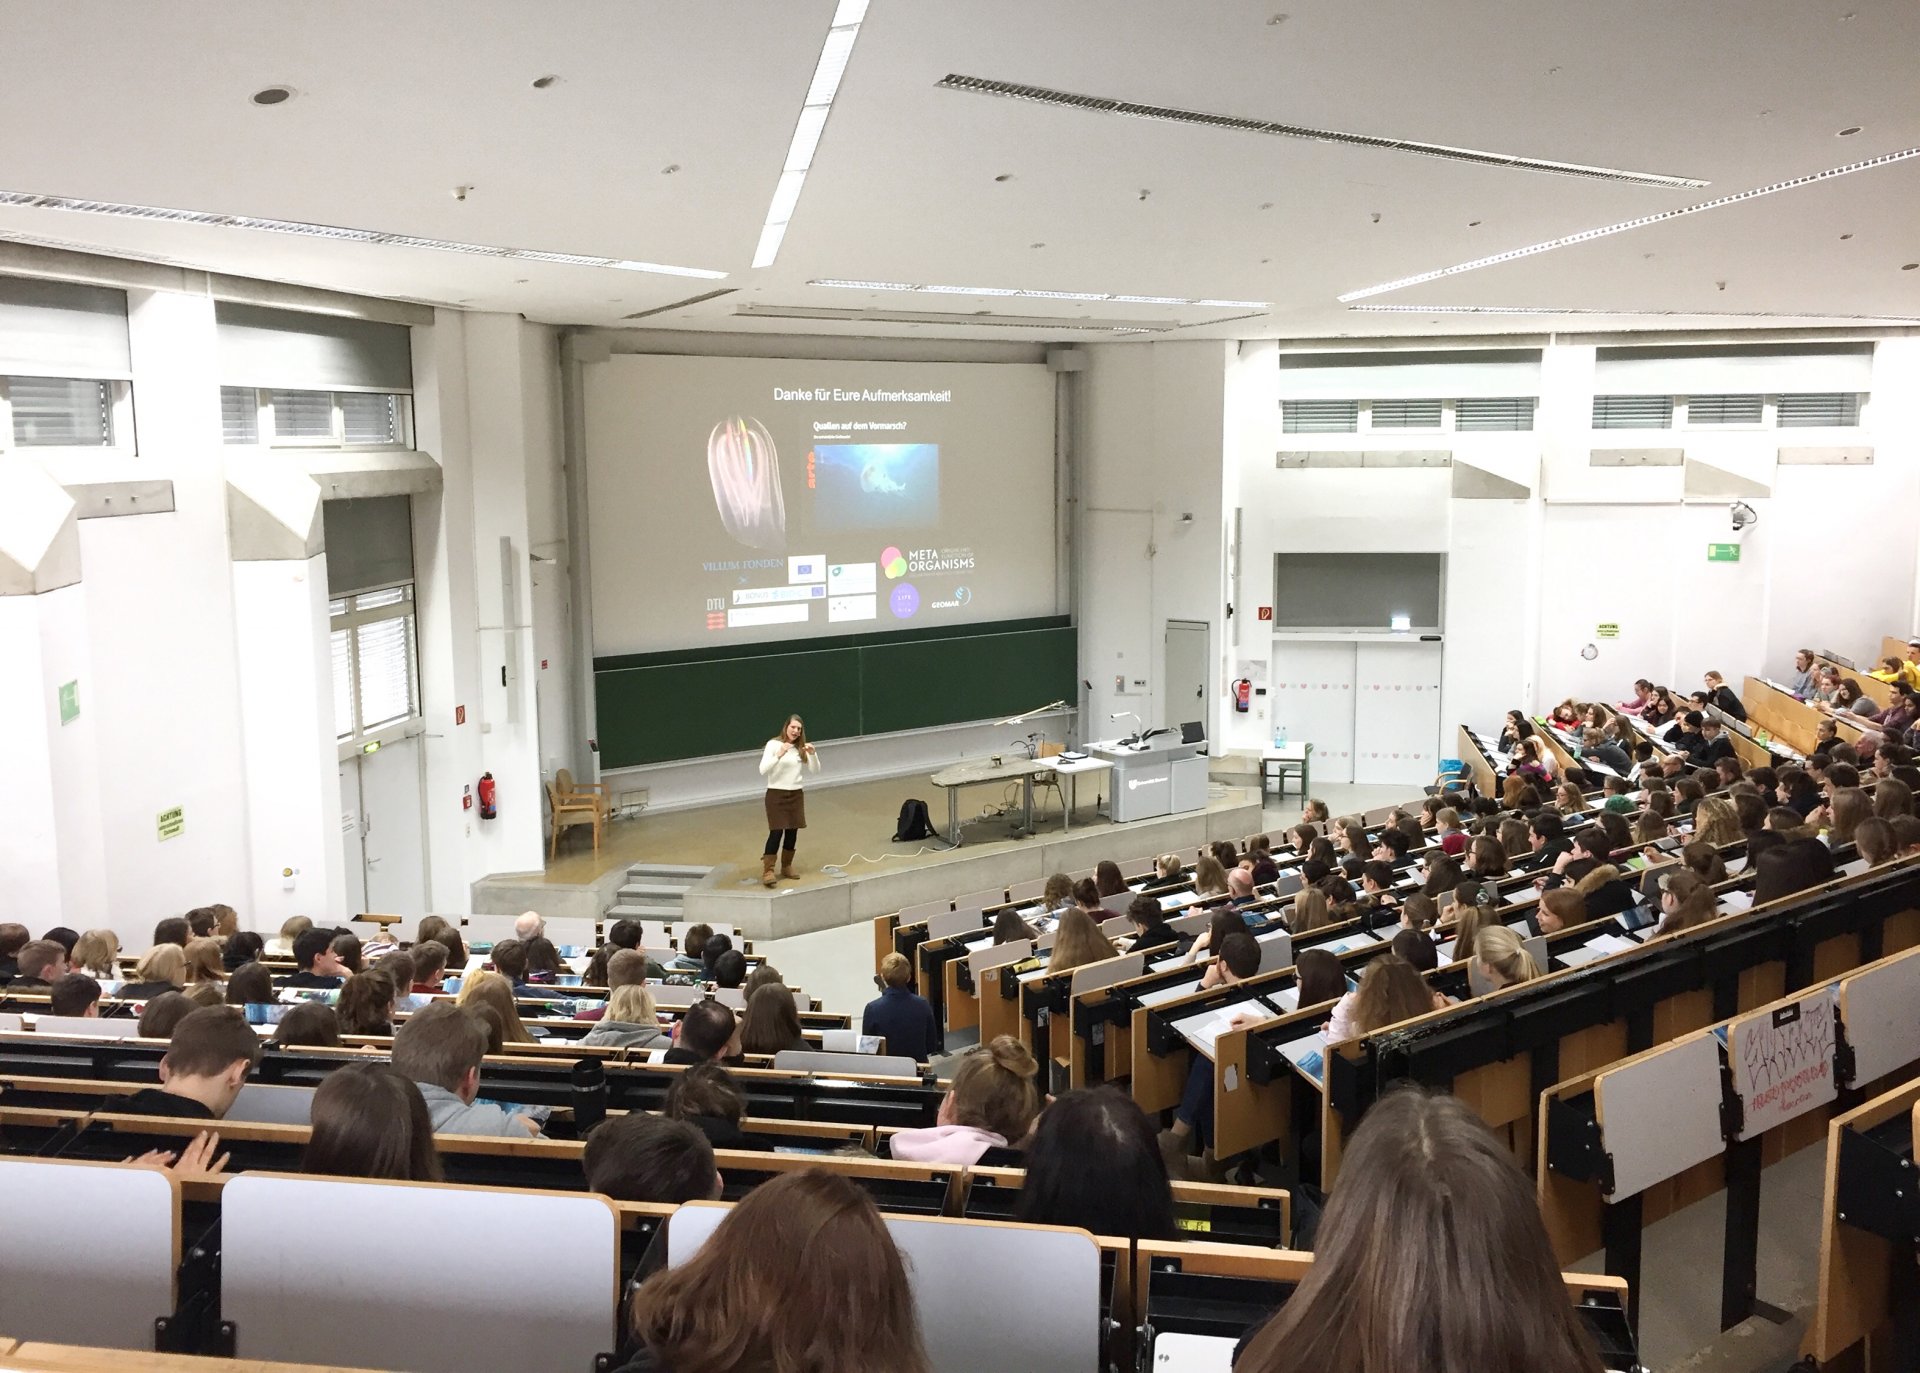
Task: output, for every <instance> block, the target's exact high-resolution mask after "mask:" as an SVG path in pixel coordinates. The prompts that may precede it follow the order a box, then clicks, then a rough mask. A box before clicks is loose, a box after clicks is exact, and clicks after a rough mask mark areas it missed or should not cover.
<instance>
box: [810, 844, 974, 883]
mask: <svg viewBox="0 0 1920 1373" xmlns="http://www.w3.org/2000/svg"><path fill="white" fill-rule="evenodd" d="M945 852H946V850H945V849H935V848H929V847H927V846H926V845H925V844H922V845H921V846H920V847H919V848H917V849H915V850H914V851H913V852H912V853H883V854H881V855H880V856H879V857H878V858H869V857H867V855H866V854H864V853H856V854H851V855H849V856H848V858H847V861H846V863H829V864H827V865H826V866H825V867H824V868H822V869H820V871H821V872H824V873H826V874H827V875H828V876H830V877H845V876H846V875H847V863H852V862H855V861H856V860H857V861H859V862H862V863H884V862H886V861H887V860H888V859H889V858H918V857H919V856H920V855H921V854H923V853H945Z"/></svg>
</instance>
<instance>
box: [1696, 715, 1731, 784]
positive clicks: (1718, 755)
mask: <svg viewBox="0 0 1920 1373" xmlns="http://www.w3.org/2000/svg"><path fill="white" fill-rule="evenodd" d="M1700 738H1701V741H1702V743H1701V748H1700V752H1699V755H1698V761H1699V763H1700V765H1701V766H1703V767H1713V766H1714V765H1715V764H1716V763H1718V762H1720V761H1721V760H1722V759H1723V758H1724V759H1731V760H1732V761H1733V764H1734V770H1735V776H1736V778H1737V776H1738V772H1739V763H1740V760H1739V759H1738V758H1737V757H1735V755H1734V752H1733V740H1731V739H1729V738H1728V737H1727V732H1726V730H1724V729H1722V728H1721V727H1720V719H1719V717H1718V716H1715V715H1705V716H1702V717H1701V719H1700Z"/></svg>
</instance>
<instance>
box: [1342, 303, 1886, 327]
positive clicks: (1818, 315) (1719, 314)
mask: <svg viewBox="0 0 1920 1373" xmlns="http://www.w3.org/2000/svg"><path fill="white" fill-rule="evenodd" d="M1347 308H1348V309H1349V310H1354V311H1360V312H1365V313H1371V314H1377V315H1578V316H1581V317H1594V316H1603V317H1609V318H1627V319H1634V318H1650V319H1844V320H1854V321H1861V322H1866V323H1872V324H1920V315H1882V314H1865V315H1862V314H1855V313H1854V312H1853V311H1851V310H1596V309H1590V308H1587V307H1584V306H1577V305H1575V306H1564V305H1349V306H1348V307H1347Z"/></svg>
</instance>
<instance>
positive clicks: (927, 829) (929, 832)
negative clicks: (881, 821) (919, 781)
mask: <svg viewBox="0 0 1920 1373" xmlns="http://www.w3.org/2000/svg"><path fill="white" fill-rule="evenodd" d="M932 837H933V821H932V820H930V819H928V818H927V803H926V802H925V801H922V800H920V799H919V798H918V797H911V796H910V797H908V798H907V799H906V800H905V801H904V802H902V803H901V806H900V820H899V822H898V823H897V824H895V825H894V827H893V842H894V843H896V844H911V843H913V842H914V841H915V840H918V839H931V838H932Z"/></svg>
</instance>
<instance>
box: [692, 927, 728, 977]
mask: <svg viewBox="0 0 1920 1373" xmlns="http://www.w3.org/2000/svg"><path fill="white" fill-rule="evenodd" d="M732 951H733V936H732V935H727V934H711V935H708V936H707V942H706V943H704V944H702V945H701V946H700V973H701V976H703V977H704V978H706V980H707V981H709V982H711V981H713V965H714V964H715V963H717V962H719V961H720V957H721V955H723V954H726V953H731V952H732Z"/></svg>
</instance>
